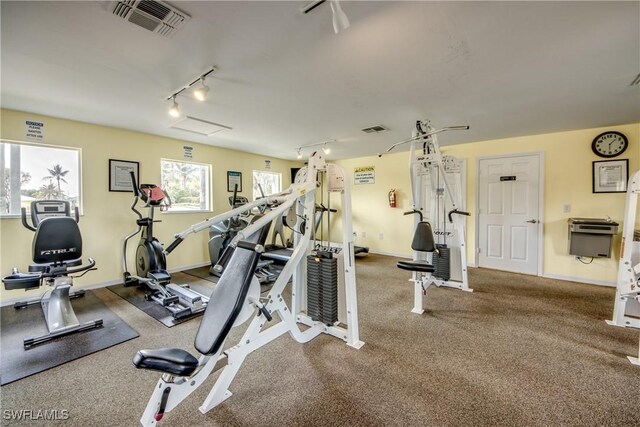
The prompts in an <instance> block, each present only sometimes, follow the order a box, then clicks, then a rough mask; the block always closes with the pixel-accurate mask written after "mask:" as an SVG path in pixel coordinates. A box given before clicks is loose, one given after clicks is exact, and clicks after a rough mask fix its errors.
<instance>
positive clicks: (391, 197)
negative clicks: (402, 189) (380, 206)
mask: <svg viewBox="0 0 640 427" xmlns="http://www.w3.org/2000/svg"><path fill="white" fill-rule="evenodd" d="M389 207H390V208H395V207H396V190H395V188H392V189H391V191H389Z"/></svg>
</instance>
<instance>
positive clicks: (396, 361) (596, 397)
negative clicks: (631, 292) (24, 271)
mask: <svg viewBox="0 0 640 427" xmlns="http://www.w3.org/2000/svg"><path fill="white" fill-rule="evenodd" d="M395 261H396V260H395V259H393V258H390V257H383V256H379V255H370V256H368V257H366V258H362V259H359V260H358V261H357V276H358V301H359V304H358V306H359V316H360V337H361V339H362V340H363V341H365V342H366V344H365V346H364V347H363V348H362V349H361V350H355V349H352V348H350V347H348V346H346V345H345V344H344V343H343V342H342V341H339V340H337V339H335V338H331V337H328V336H321V337H319V338H317V339H315V340H313V341H312V342H310V343H308V344H306V345H300V344H297V343H295V342H294V341H293V340H292V339H291V338H290V337H289V336H288V335H284V336H282V337H280V338H278V339H277V340H276V341H274V342H272V343H271V344H269V345H267V346H265V347H263V348H262V349H260V350H258V351H257V352H255V353H254V354H252V355H251V356H249V357H248V358H247V360H246V362H245V364H244V366H243V367H242V369H241V370H240V372H239V374H238V376H237V377H236V379H235V381H234V382H233V383H232V385H231V391H232V392H233V393H234V395H233V396H232V397H231V398H230V399H229V400H227V401H226V402H225V403H223V404H222V405H221V406H220V407H218V408H216V409H214V410H212V411H210V412H209V413H207V414H206V415H203V414H201V413H200V412H199V411H198V407H199V406H200V404H201V403H202V401H203V400H204V399H205V397H206V395H207V393H208V391H209V389H210V388H211V386H212V385H213V381H211V380H210V381H208V382H207V383H205V384H204V385H203V386H202V387H201V388H200V389H199V390H197V391H195V392H194V393H193V394H192V395H191V396H190V397H189V398H188V399H187V400H186V401H185V402H183V404H181V405H180V406H179V407H178V408H177V409H176V410H174V411H172V412H171V413H169V414H167V415H166V416H165V419H164V420H163V421H162V422H161V423H160V425H161V426H163V425H164V426H204V425H207V426H260V427H264V426H275V425H277V426H323V427H324V426H338V425H340V426H342V425H351V426H389V425H394V426H496V425H504V426H507V425H508V426H559V425H564V426H595V425H598V426H602V425H607V426H632V425H640V411H638V401H637V398H638V395H639V393H640V381H639V380H640V368H638V367H637V366H633V365H631V364H630V363H629V362H628V360H627V359H626V357H625V356H627V355H632V354H634V352H636V351H637V345H638V344H637V343H638V335H639V334H638V331H637V330H630V329H623V328H616V327H613V326H608V325H607V324H606V323H605V322H604V320H605V319H607V318H609V317H610V316H611V313H612V309H613V298H614V289H612V288H604V287H598V286H591V285H584V284H577V283H570V282H562V281H557V280H550V279H542V278H536V277H530V276H522V275H518V274H511V273H504V272H496V271H490V270H484V269H470V284H471V287H472V288H473V289H474V292H473V293H466V292H460V291H457V290H453V289H444V288H443V289H438V288H431V289H429V291H428V295H427V299H426V303H425V305H426V308H427V311H426V312H425V313H424V314H423V315H420V316H419V315H415V314H412V313H410V309H411V307H412V298H413V294H412V292H413V290H412V287H411V284H410V283H409V282H407V279H408V278H409V273H408V272H405V271H401V270H398V269H397V268H395ZM194 280H199V279H197V278H195V277H194ZM95 293H96V294H97V295H98V296H99V297H100V298H101V299H102V300H103V301H104V302H105V303H106V304H107V305H108V306H109V307H110V308H111V309H112V310H113V311H114V312H116V314H118V316H120V317H121V318H122V319H123V320H125V321H126V322H127V323H128V324H129V325H131V326H132V327H133V328H134V329H135V330H136V331H138V332H139V334H140V337H139V338H137V339H134V340H131V341H128V342H125V343H123V344H120V345H117V346H115V347H111V348H109V349H106V350H104V351H101V352H99V353H95V354H92V355H89V356H87V357H83V358H81V359H78V360H75V361H73V362H70V363H67V364H65V365H63V366H59V367H56V368H53V369H50V370H48V371H46V372H43V373H41V374H38V375H34V376H31V377H29V378H26V379H24V380H20V381H17V382H15V383H12V384H9V385H7V386H4V387H2V388H1V389H0V393H1V394H2V396H1V398H2V409H6V410H19V409H32V410H39V409H58V410H64V409H66V410H68V411H69V419H68V420H66V421H60V422H59V423H57V422H52V421H48V422H47V425H72V426H102V425H104V426H135V425H138V420H139V418H140V416H141V414H142V412H143V410H144V407H145V405H146V403H147V400H148V398H149V396H150V394H151V392H152V389H153V387H154V385H155V383H156V381H157V379H158V377H159V374H157V373H153V372H146V371H140V370H136V369H135V368H133V366H132V365H131V358H132V356H133V355H134V354H135V352H136V351H137V350H138V349H141V348H157V347H181V348H185V349H188V350H189V351H194V350H193V347H192V343H193V339H194V336H195V331H196V329H197V327H198V322H199V319H193V320H190V321H188V322H185V323H183V324H180V325H177V326H175V327H173V328H171V329H168V328H165V327H164V326H162V325H161V324H159V323H158V322H157V321H156V320H154V319H152V318H151V317H149V316H147V315H146V314H144V313H143V312H141V311H140V310H138V309H136V308H135V307H133V306H132V305H130V304H128V303H127V302H126V301H124V300H122V299H120V298H119V297H118V296H117V295H115V294H113V293H111V292H109V291H107V290H106V289H99V290H96V291H95ZM241 332H242V331H240V330H234V331H232V334H231V337H230V339H229V340H227V345H231V344H234V343H235V342H236V341H237V340H238V339H239V336H240V333H241ZM2 423H3V425H10V424H12V423H14V422H11V421H8V420H6V419H3V420H2Z"/></svg>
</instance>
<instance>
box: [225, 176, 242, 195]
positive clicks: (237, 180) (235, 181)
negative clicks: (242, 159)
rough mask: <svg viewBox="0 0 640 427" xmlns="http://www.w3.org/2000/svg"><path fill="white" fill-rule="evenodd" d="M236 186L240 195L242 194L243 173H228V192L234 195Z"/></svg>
mask: <svg viewBox="0 0 640 427" xmlns="http://www.w3.org/2000/svg"><path fill="white" fill-rule="evenodd" d="M236 185H237V186H238V193H242V172H234V171H227V191H228V192H229V193H233V191H234V189H235V187H236Z"/></svg>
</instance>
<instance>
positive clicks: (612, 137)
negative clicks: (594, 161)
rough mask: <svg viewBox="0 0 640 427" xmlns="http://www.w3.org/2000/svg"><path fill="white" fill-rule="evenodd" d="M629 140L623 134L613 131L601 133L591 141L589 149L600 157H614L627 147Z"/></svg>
mask: <svg viewBox="0 0 640 427" xmlns="http://www.w3.org/2000/svg"><path fill="white" fill-rule="evenodd" d="M628 146H629V140H628V139H627V137H626V136H624V134H622V133H620V132H615V131H609V132H604V133H601V134H600V135H598V136H596V137H595V138H594V140H593V142H592V143H591V149H592V150H593V152H594V153H596V154H597V155H598V156H600V157H607V158H609V157H616V156H618V155H620V154H622V153H624V150H626V149H627V147H628Z"/></svg>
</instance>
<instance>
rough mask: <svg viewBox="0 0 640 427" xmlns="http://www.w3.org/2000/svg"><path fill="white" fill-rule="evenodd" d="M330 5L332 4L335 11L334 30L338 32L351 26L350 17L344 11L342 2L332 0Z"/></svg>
mask: <svg viewBox="0 0 640 427" xmlns="http://www.w3.org/2000/svg"><path fill="white" fill-rule="evenodd" d="M329 5H330V6H331V12H333V31H334V32H335V33H336V34H338V32H339V31H340V30H346V29H347V28H349V25H350V24H349V18H347V14H346V13H344V11H343V10H342V7H340V2H339V1H338V0H331V1H330V2H329Z"/></svg>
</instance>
